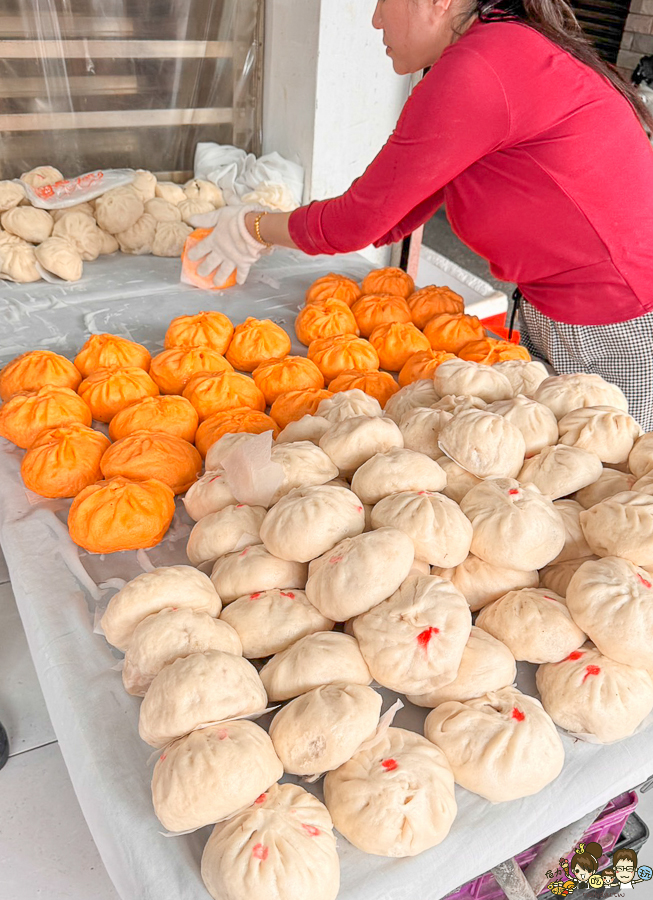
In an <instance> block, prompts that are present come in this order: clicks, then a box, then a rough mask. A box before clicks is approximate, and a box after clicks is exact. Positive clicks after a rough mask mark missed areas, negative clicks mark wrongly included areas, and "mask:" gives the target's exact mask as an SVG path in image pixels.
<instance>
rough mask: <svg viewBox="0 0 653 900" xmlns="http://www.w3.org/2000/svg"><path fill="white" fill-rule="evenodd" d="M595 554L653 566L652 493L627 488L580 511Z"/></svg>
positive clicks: (582, 522) (590, 545)
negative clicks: (627, 489) (618, 557)
mask: <svg viewBox="0 0 653 900" xmlns="http://www.w3.org/2000/svg"><path fill="white" fill-rule="evenodd" d="M580 524H581V528H582V529H583V534H584V535H585V539H586V541H587V543H588V544H589V547H590V549H591V551H592V553H595V554H596V555H597V556H620V557H622V558H623V559H628V560H630V561H631V562H632V563H635V565H637V566H650V565H653V496H651V495H650V494H645V493H638V492H637V491H624V492H623V493H621V494H614V496H612V497H608V498H607V499H606V500H601V502H600V503H596V504H595V505H594V506H592V507H591V508H590V509H586V510H584V511H583V512H581V514H580Z"/></svg>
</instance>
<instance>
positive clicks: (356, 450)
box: [320, 394, 404, 477]
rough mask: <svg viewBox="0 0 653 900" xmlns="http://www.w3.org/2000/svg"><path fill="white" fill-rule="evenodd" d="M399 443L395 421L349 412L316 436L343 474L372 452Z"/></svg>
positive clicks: (378, 451)
mask: <svg viewBox="0 0 653 900" xmlns="http://www.w3.org/2000/svg"><path fill="white" fill-rule="evenodd" d="M336 396H338V395H337V394H336ZM403 445H404V439H403V437H402V434H401V431H400V430H399V428H398V427H397V426H396V425H395V423H394V422H393V421H392V420H391V419H388V418H385V417H379V416H372V417H370V416H353V417H351V418H348V419H345V420H344V421H342V422H338V423H337V424H335V425H332V426H331V428H329V429H328V431H325V432H324V434H323V435H322V437H321V438H320V448H321V449H322V450H324V452H325V453H326V454H327V455H328V456H329V458H330V459H331V460H332V461H333V462H334V463H335V464H336V466H337V467H338V469H339V470H340V474H341V475H344V476H345V477H347V476H351V475H353V474H354V472H355V471H356V469H358V468H359V467H360V466H362V465H363V463H364V462H367V460H368V459H370V458H371V457H372V456H374V454H375V453H384V452H385V451H387V450H391V449H393V448H394V447H403Z"/></svg>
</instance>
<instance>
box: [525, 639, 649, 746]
mask: <svg viewBox="0 0 653 900" xmlns="http://www.w3.org/2000/svg"><path fill="white" fill-rule="evenodd" d="M535 681H536V684H537V689H538V691H539V692H540V696H541V698H542V704H543V706H544V709H545V710H546V711H547V713H548V714H549V715H550V716H551V718H552V719H553V721H554V722H555V723H556V725H558V726H559V727H560V728H564V729H565V730H566V731H569V732H571V733H572V734H579V735H582V736H589V737H591V738H593V739H594V740H596V741H598V742H599V743H601V744H609V743H611V742H612V741H620V740H622V739H623V738H626V737H629V736H630V735H631V734H633V732H634V731H635V729H636V728H637V727H638V726H639V725H640V724H641V723H642V721H643V720H644V719H645V718H646V716H648V714H649V713H650V712H651V710H652V709H653V679H652V678H651V676H650V674H649V673H648V672H645V671H644V670H643V669H636V668H634V667H633V666H630V665H627V664H625V663H623V662H617V661H615V660H613V659H610V658H609V657H607V656H603V655H602V654H601V653H600V652H599V651H598V650H597V649H596V648H595V647H593V646H592V645H591V644H589V643H588V644H585V645H584V646H583V647H582V648H581V649H580V650H574V651H573V653H570V654H569V656H568V657H567V659H565V660H563V661H562V662H559V663H547V664H546V665H544V666H540V667H539V669H538V670H537V672H536V675H535Z"/></svg>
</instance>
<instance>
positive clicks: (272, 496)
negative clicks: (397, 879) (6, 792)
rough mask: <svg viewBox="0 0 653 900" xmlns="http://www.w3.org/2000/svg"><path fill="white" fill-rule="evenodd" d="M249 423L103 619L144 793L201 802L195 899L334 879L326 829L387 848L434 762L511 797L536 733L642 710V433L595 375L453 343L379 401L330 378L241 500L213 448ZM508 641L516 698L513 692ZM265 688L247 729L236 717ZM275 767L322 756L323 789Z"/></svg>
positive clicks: (548, 743)
mask: <svg viewBox="0 0 653 900" xmlns="http://www.w3.org/2000/svg"><path fill="white" fill-rule="evenodd" d="M259 438H260V436H259ZM257 439H258V438H254V437H253V436H251V435H248V434H235V435H225V436H223V437H222V438H220V439H219V440H218V441H217V443H215V444H214V445H213V446H212V447H211V448H210V449H209V451H208V455H207V458H206V473H205V474H204V475H203V476H202V478H201V479H200V480H199V481H198V482H196V483H195V484H194V485H193V486H192V487H191V488H190V490H189V491H188V492H187V494H186V497H185V501H184V502H185V505H186V509H187V511H188V513H189V515H190V516H191V518H192V519H193V520H194V521H195V523H196V524H195V525H194V527H193V529H192V532H191V535H190V539H189V542H188V548H187V553H188V558H189V561H190V563H191V565H189V566H171V567H168V568H159V569H156V570H154V571H153V572H151V573H147V574H143V575H139V576H138V577H137V578H135V579H134V580H133V581H131V582H129V583H128V584H127V585H126V586H125V587H124V588H123V589H122V590H120V591H119V592H118V593H117V594H116V595H114V596H113V597H112V599H111V600H110V602H109V605H108V607H107V610H106V612H105V614H104V617H103V619H102V626H103V629H104V632H105V635H106V637H107V639H108V640H109V642H110V643H111V644H113V645H114V646H116V647H118V648H119V649H121V650H124V651H125V664H124V669H123V681H124V685H125V688H126V689H127V690H128V691H129V692H130V693H132V694H135V695H139V696H143V698H144V699H143V702H142V706H141V711H140V734H141V736H142V738H143V739H144V740H145V741H146V742H147V743H148V744H151V745H152V746H153V747H157V748H161V749H162V752H161V756H160V758H159V760H158V762H157V763H156V765H155V768H154V775H153V779H152V796H153V801H154V809H155V812H156V815H157V816H158V818H159V820H160V821H161V823H162V824H163V826H164V827H165V828H166V829H168V830H170V831H172V832H182V831H186V830H189V829H195V828H199V827H201V826H204V825H208V824H215V823H217V824H215V827H214V831H213V834H212V836H211V838H210V839H209V841H208V844H207V845H206V849H205V851H204V856H203V860H202V876H203V878H204V882H205V884H206V887H207V889H208V890H209V892H210V894H211V895H212V896H213V897H214V898H216V900H217V898H221V900H223V898H224V900H245V898H251V897H254V896H256V897H259V898H264V900H268V898H270V900H271V898H285V897H287V898H299V897H310V898H312V900H333V898H335V897H336V895H337V893H338V885H339V865H338V855H337V852H336V843H335V836H334V831H333V828H334V827H335V829H337V831H338V832H339V833H340V834H341V835H343V836H344V837H345V838H346V839H347V840H348V841H350V842H351V843H352V844H354V845H355V846H356V847H357V848H359V849H360V850H362V851H364V852H367V853H372V854H377V855H381V856H388V857H406V856H414V855H415V854H418V853H421V852H422V851H424V850H427V849H428V848H430V847H433V846H434V845H436V844H438V843H440V842H441V841H443V840H444V839H445V838H446V836H447V834H448V832H449V830H450V828H451V826H452V823H453V822H454V819H455V816H456V812H457V807H456V799H455V796H454V785H455V784H457V785H459V786H460V787H462V788H464V789H466V790H468V791H472V792H474V793H476V794H478V795H480V796H481V797H484V798H486V799H487V800H488V801H491V802H495V803H498V802H504V801H508V800H514V799H517V798H520V797H525V796H528V795H531V794H535V793H537V792H538V791H540V790H541V789H542V788H544V787H545V786H546V785H547V784H549V783H550V782H552V781H553V780H554V779H555V778H557V776H558V775H559V774H560V772H561V770H562V767H563V763H564V756H565V751H564V742H563V739H562V736H561V732H563V733H564V732H567V733H570V734H572V735H574V736H580V737H581V738H583V739H585V740H590V741H594V742H598V743H605V742H613V741H617V740H621V739H623V738H626V737H628V736H629V735H631V734H633V732H634V731H636V730H637V729H638V728H639V727H640V726H642V723H643V722H644V720H645V719H646V718H647V716H648V715H649V713H650V712H651V710H652V709H653V678H652V673H653V645H651V642H650V634H651V629H652V628H653V574H651V573H652V572H653V434H644V435H642V434H641V429H640V428H639V426H638V425H637V423H636V422H635V421H634V419H632V418H631V417H630V416H629V415H628V412H627V403H626V400H625V397H624V396H623V394H622V392H621V391H620V390H619V389H618V388H617V387H615V386H614V385H612V384H609V383H607V382H606V381H604V380H602V379H601V378H600V377H599V376H597V375H560V376H551V377H548V375H547V372H546V370H545V368H544V367H543V366H542V365H541V364H540V363H538V362H522V361H510V362H504V363H499V364H497V365H495V366H492V367H490V366H483V365H478V364H476V363H473V362H466V361H464V360H460V359H452V360H448V361H446V362H444V363H442V364H441V365H440V366H439V367H438V369H437V371H436V375H435V378H434V380H433V381H426V380H425V381H417V382H414V383H413V384H410V385H409V386H407V387H404V388H403V389H402V390H400V391H399V392H398V393H397V394H395V395H394V396H393V397H392V398H391V399H390V400H389V401H388V403H387V406H386V408H385V411H382V409H381V407H380V406H379V404H378V402H377V401H376V400H375V399H374V398H371V397H369V396H368V395H366V394H364V393H362V392H361V391H358V390H353V391H344V392H342V393H337V394H335V395H334V396H332V397H330V398H328V399H326V400H323V401H322V403H321V404H320V406H319V408H318V410H317V414H316V415H315V416H305V417H304V418H303V419H301V420H299V421H297V422H293V423H291V424H290V425H288V426H287V427H286V428H285V429H284V430H283V431H282V432H281V434H280V435H279V437H278V438H277V440H276V441H275V442H274V443H273V445H272V450H271V454H270V464H276V472H277V476H278V477H277V481H276V483H275V487H274V490H273V491H272V492H271V493H270V492H269V493H268V496H267V498H264V499H263V501H261V502H259V503H257V504H255V505H250V504H246V503H243V502H240V500H239V497H237V496H235V495H234V493H233V490H232V488H233V484H231V483H230V478H229V475H228V474H227V469H229V465H228V460H229V457H230V456H231V457H232V459H233V454H236V453H239V452H242V451H243V449H244V448H245V447H246V444H247V442H249V441H251V440H257ZM473 617H475V622H474V624H472V622H473ZM252 661H253V662H252ZM518 661H523V662H527V663H531V664H535V665H536V666H537V672H536V680H537V689H538V691H539V695H540V698H539V699H537V698H536V697H533V696H529V695H527V694H525V693H523V692H521V691H520V690H518V689H517V687H515V684H514V682H515V677H516V662H518ZM374 682H375V683H376V685H375V686H373V683H374ZM378 685H380V686H383V687H384V688H388V689H390V690H391V691H394V692H397V693H398V694H400V695H402V696H404V697H407V698H408V701H410V702H411V703H413V704H416V705H418V706H420V707H427V708H431V711H430V712H429V714H428V716H427V717H426V721H425V724H424V736H422V735H421V734H416V733H414V732H412V731H408V730H405V729H402V728H398V727H394V726H392V725H388V722H387V721H382V723H381V725H380V723H379V720H380V716H381V707H382V697H381V695H380V694H379V692H378V690H376V689H375V688H376V686H378ZM279 704H282V705H281V706H280V707H279V706H278V705H279ZM269 705H274V706H275V711H274V716H273V718H272V721H271V725H270V726H269V729H268V730H267V731H266V730H265V729H264V728H263V727H261V725H260V724H258V723H257V722H256V721H252V720H251V719H248V718H246V717H252V716H256V714H259V713H261V712H262V711H264V710H265V709H266V708H267V707H268V706H269ZM284 773H287V774H289V775H293V776H300V777H303V778H306V779H308V780H309V781H314V780H316V779H317V778H319V777H321V776H322V775H324V776H325V777H324V782H323V792H324V794H323V795H324V804H323V803H322V802H320V801H319V800H318V799H316V797H315V796H313V794H311V793H309V792H308V791H307V790H305V789H304V788H303V787H300V786H298V785H297V784H296V783H287V784H279V783H278V782H279V779H280V778H281V777H282V775H283V774H284ZM296 780H297V779H295V781H296Z"/></svg>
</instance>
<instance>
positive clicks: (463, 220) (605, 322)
mask: <svg viewBox="0 0 653 900" xmlns="http://www.w3.org/2000/svg"><path fill="white" fill-rule="evenodd" d="M373 25H374V27H375V28H378V29H382V31H383V41H384V44H385V45H386V47H387V53H388V55H389V56H390V58H391V59H392V62H393V66H394V69H395V71H396V72H397V73H399V74H405V73H408V72H418V71H421V70H422V69H423V68H426V67H428V66H431V67H432V68H431V69H430V71H429V73H428V74H427V75H426V76H425V77H424V78H423V79H422V81H421V82H420V83H419V85H418V86H417V87H416V88H415V90H414V91H413V93H412V95H411V97H410V98H409V99H408V101H407V102H406V105H405V107H404V109H403V112H402V114H401V117H400V119H399V122H398V124H397V127H396V129H395V131H394V132H393V134H392V135H391V137H390V138H389V140H388V142H387V143H386V145H385V146H384V147H383V149H382V150H381V152H380V153H379V154H378V156H377V157H376V159H374V161H373V162H372V163H371V165H370V166H369V167H368V168H367V170H366V171H365V172H364V174H363V175H362V176H361V177H360V178H359V179H357V180H356V181H355V182H354V184H353V185H352V186H351V188H350V189H349V190H348V191H347V192H346V193H345V194H343V195H342V196H340V197H336V198H333V199H331V200H325V201H318V202H313V203H311V204H309V205H308V206H306V207H302V208H300V209H297V210H295V211H294V212H292V213H270V214H268V213H260V212H258V211H255V210H252V209H251V208H249V209H247V208H242V207H240V208H230V207H227V208H225V209H222V210H218V211H217V212H215V213H210V214H208V216H198V217H195V219H194V220H193V224H197V225H204V226H206V225H214V226H215V228H214V230H213V232H212V233H211V234H210V235H209V236H208V237H207V238H206V239H205V240H204V241H203V242H202V243H200V244H198V246H197V248H196V252H195V258H196V259H199V258H201V257H203V256H206V259H205V260H204V261H203V262H202V266H201V269H200V271H201V270H203V271H204V272H205V273H206V274H208V273H209V272H211V271H213V270H214V269H215V268H216V266H220V269H219V270H218V272H217V273H216V276H215V281H216V283H221V282H223V281H224V280H225V279H226V277H227V275H228V274H229V273H230V272H231V271H233V269H234V268H235V269H237V275H238V279H239V281H240V283H242V282H243V281H244V280H245V278H246V277H247V273H248V271H249V268H250V266H251V265H252V264H253V263H254V262H255V261H256V260H257V259H258V258H259V256H260V255H261V254H263V253H265V252H267V251H268V250H269V248H271V247H272V246H274V245H278V246H282V247H294V248H299V249H301V250H303V251H304V252H306V253H309V254H318V253H344V252H349V251H353V250H358V249H361V248H363V247H365V246H367V245H368V244H370V243H373V244H375V246H383V245H384V244H389V243H392V242H394V241H398V240H399V239H401V238H402V237H403V236H405V235H406V234H409V233H410V232H412V231H414V230H415V229H416V228H417V227H418V226H420V225H421V224H423V223H424V222H425V221H426V220H427V219H429V218H430V217H431V216H432V215H433V213H434V212H435V210H436V209H437V208H438V207H439V206H440V205H441V204H443V203H444V204H446V209H447V215H448V217H449V220H450V222H451V224H452V226H453V229H454V231H455V232H456V233H457V234H458V235H459V236H460V237H461V238H462V240H464V241H465V243H466V244H468V245H469V246H470V247H471V248H472V249H473V250H475V251H476V252H477V253H479V254H480V255H481V256H484V257H485V258H486V259H488V260H489V261H490V264H491V268H492V271H493V273H494V274H495V276H496V277H497V278H500V279H502V280H504V281H513V282H515V283H517V284H518V286H519V288H520V290H521V292H522V295H523V298H524V300H523V301H522V310H521V324H520V328H521V332H522V339H523V341H524V343H525V344H526V346H527V347H528V348H529V350H531V352H533V353H535V354H536V355H539V356H541V357H543V358H544V359H547V360H549V362H551V364H552V365H553V367H554V368H555V370H556V371H557V372H577V371H586V372H596V373H598V374H600V375H602V376H603V377H604V378H606V379H607V380H608V381H611V382H613V383H615V384H618V385H619V387H620V388H621V389H622V390H623V391H624V393H625V394H626V395H627V397H628V398H629V402H630V410H631V413H632V414H633V415H634V416H635V418H637V419H638V421H639V422H640V423H641V425H642V426H643V427H644V428H645V429H646V430H651V429H653V148H652V147H651V144H650V142H649V140H648V137H647V134H646V132H645V129H644V127H643V126H646V127H648V128H651V129H653V120H652V119H651V116H650V113H649V112H648V111H647V109H646V107H645V105H644V104H643V103H642V101H641V100H640V99H639V98H638V96H637V94H636V93H635V91H634V89H633V88H632V87H631V86H630V85H628V84H626V83H625V82H624V81H622V80H621V79H620V78H619V76H618V75H617V74H616V73H615V72H614V71H613V70H612V69H611V68H610V67H609V66H607V65H606V64H605V63H603V62H602V61H601V60H600V59H599V58H598V56H597V55H596V54H595V53H594V51H593V50H592V49H591V47H590V45H589V44H588V42H587V41H586V39H585V38H584V37H583V35H582V33H581V32H580V29H579V26H578V23H577V22H576V20H575V18H574V15H573V13H572V11H571V9H570V7H569V6H568V5H567V3H566V2H565V0H378V3H377V6H376V10H375V13H374V18H373Z"/></svg>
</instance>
